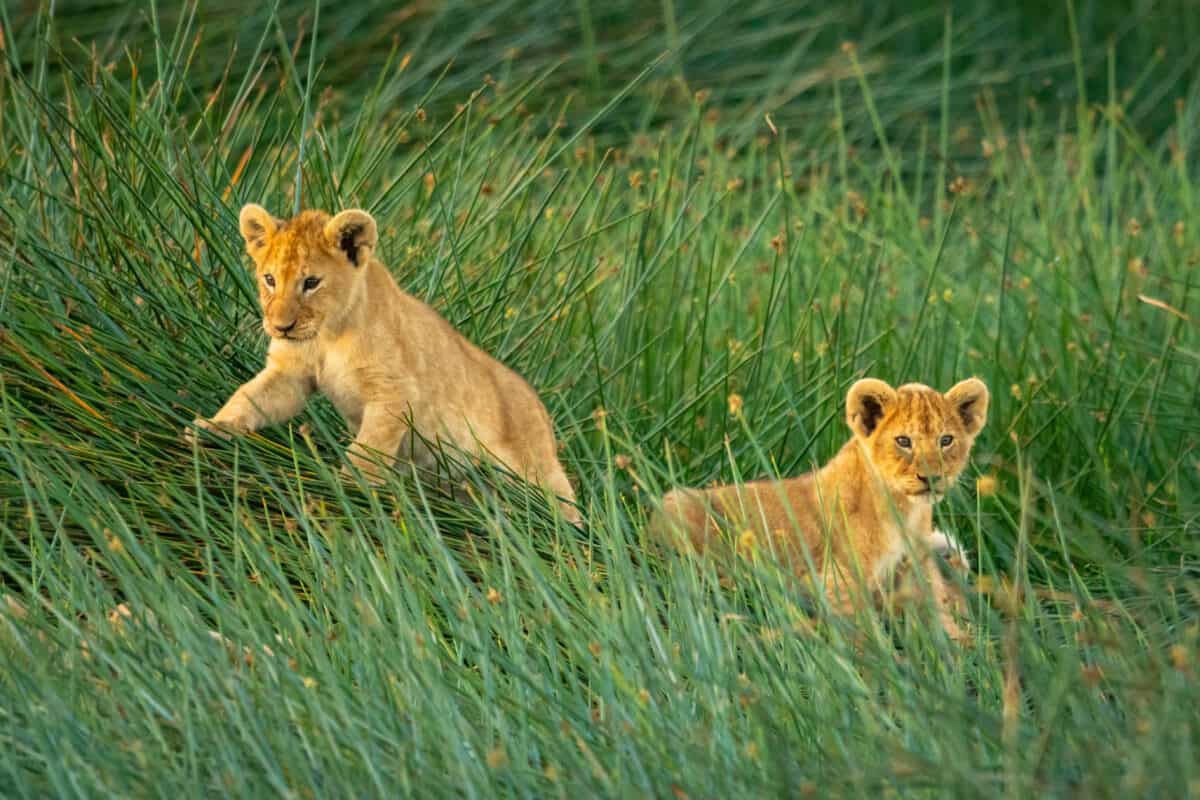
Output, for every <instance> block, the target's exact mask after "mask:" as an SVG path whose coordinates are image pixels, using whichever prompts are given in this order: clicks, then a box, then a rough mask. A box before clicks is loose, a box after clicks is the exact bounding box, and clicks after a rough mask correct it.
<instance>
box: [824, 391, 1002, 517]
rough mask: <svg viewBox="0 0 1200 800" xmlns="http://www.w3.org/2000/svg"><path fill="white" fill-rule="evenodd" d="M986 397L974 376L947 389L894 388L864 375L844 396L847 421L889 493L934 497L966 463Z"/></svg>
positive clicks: (984, 416) (934, 499)
mask: <svg viewBox="0 0 1200 800" xmlns="http://www.w3.org/2000/svg"><path fill="white" fill-rule="evenodd" d="M988 398H989V395H988V389H987V386H985V385H984V383H983V381H981V380H979V379H978V378H969V379H967V380H965V381H962V382H961V383H958V384H955V386H954V387H953V388H952V389H950V391H948V392H946V393H945V394H943V393H941V392H939V391H936V390H934V389H930V388H929V387H928V386H925V385H923V384H920V383H909V384H905V385H904V386H901V387H900V388H899V389H893V388H892V387H891V386H889V385H888V384H886V383H884V382H883V381H880V380H875V379H874V378H865V379H863V380H861V381H858V382H857V383H855V384H854V385H853V386H851V387H850V392H849V393H848V394H847V395H846V421H847V423H848V424H849V425H850V429H851V430H852V431H854V435H855V437H856V438H857V439H858V440H859V443H860V444H861V445H862V448H863V452H865V453H866V454H867V456H868V458H869V459H870V460H871V462H872V463H873V464H874V465H875V469H876V471H877V472H878V473H879V475H880V476H881V477H882V478H883V480H884V481H885V482H886V483H887V485H888V487H889V488H890V489H891V490H892V491H893V492H895V493H897V494H902V495H907V496H909V497H912V498H914V499H915V498H927V499H928V500H929V501H930V502H937V501H938V500H940V499H942V497H943V496H944V495H945V493H946V491H947V490H948V489H950V487H951V486H953V485H954V482H955V481H956V480H957V479H958V476H959V474H960V473H961V472H962V470H963V467H964V466H966V463H967V457H968V456H969V455H970V453H971V445H972V444H974V442H975V437H976V435H978V433H979V431H980V430H981V429H982V428H983V426H984V423H985V422H987V409H988Z"/></svg>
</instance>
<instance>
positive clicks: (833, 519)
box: [650, 378, 989, 639]
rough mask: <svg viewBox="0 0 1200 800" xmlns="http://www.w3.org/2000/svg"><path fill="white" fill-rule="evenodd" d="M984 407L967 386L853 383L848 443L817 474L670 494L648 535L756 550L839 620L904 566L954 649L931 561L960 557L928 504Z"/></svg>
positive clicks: (961, 457)
mask: <svg viewBox="0 0 1200 800" xmlns="http://www.w3.org/2000/svg"><path fill="white" fill-rule="evenodd" d="M988 399H989V395H988V390H987V387H986V386H985V385H984V384H983V382H982V381H979V380H978V379H975V378H971V379H968V380H965V381H962V382H961V383H959V384H957V385H956V386H954V387H953V388H952V389H950V391H948V392H946V393H945V394H943V393H941V392H938V391H935V390H933V389H931V388H929V387H928V386H924V385H921V384H915V383H911V384H907V385H904V386H901V387H900V388H899V389H893V388H892V387H891V386H889V385H888V384H886V383H884V382H883V381H880V380H874V379H870V378H868V379H864V380H861V381H858V382H857V383H855V384H854V385H853V386H852V387H851V388H850V391H849V393H848V394H847V397H846V421H847V423H848V424H849V426H850V429H851V431H852V432H853V436H852V437H851V439H850V441H849V442H847V443H846V445H845V446H844V447H842V449H841V450H840V451H839V452H838V454H837V455H835V456H834V457H833V458H832V459H831V460H830V461H829V462H828V463H826V464H825V466H823V467H821V468H820V469H818V470H816V471H814V472H810V473H808V474H806V475H802V476H800V477H798V478H792V479H788V480H779V481H771V480H767V481H756V482H751V483H746V484H739V485H728V486H717V487H714V488H710V489H703V490H701V489H676V490H674V491H671V492H668V493H667V495H666V496H665V497H663V498H662V507H661V510H660V511H659V512H657V513H656V514H655V515H654V517H653V518H652V519H651V522H650V530H651V534H652V535H654V536H658V537H664V538H666V539H667V540H668V541H670V542H671V543H673V544H675V545H677V546H683V547H690V548H692V549H694V550H696V551H699V552H705V551H710V550H713V549H725V550H728V549H730V548H731V546H733V547H737V548H738V549H743V548H745V547H748V546H752V547H755V548H757V549H758V550H759V551H760V552H764V553H768V554H770V555H771V556H772V557H773V558H775V559H778V560H779V561H781V562H782V563H784V564H785V565H786V566H787V567H788V568H789V569H791V570H792V571H793V572H794V573H795V574H796V575H798V576H805V577H811V576H813V575H816V576H818V577H819V578H820V581H821V585H822V586H823V587H824V591H825V592H826V595H827V597H828V598H829V600H830V603H831V605H832V607H833V608H834V609H835V610H837V611H839V612H843V613H845V612H849V611H852V610H853V609H854V608H855V607H856V606H857V605H858V603H859V599H860V598H866V597H871V596H875V595H877V594H878V593H879V592H881V591H885V590H886V589H887V588H888V581H889V579H890V578H891V576H892V572H893V570H894V569H895V567H896V566H897V565H898V564H899V563H900V561H901V560H902V559H904V558H905V557H906V556H909V557H911V558H912V563H913V564H914V565H915V566H917V567H918V568H919V569H920V571H921V574H922V577H923V579H924V581H925V583H926V585H927V586H928V588H929V590H930V591H931V592H932V599H933V601H934V603H935V604H936V606H937V608H938V609H939V617H940V619H941V623H942V625H943V626H944V628H945V630H946V632H947V633H948V634H949V635H950V636H952V637H954V638H955V639H960V638H962V637H963V633H962V631H961V629H960V628H959V626H958V623H957V622H956V621H955V619H954V611H955V607H956V605H957V593H956V592H954V591H953V589H952V587H950V586H949V585H948V584H947V583H946V581H945V580H944V579H943V577H942V574H941V572H940V571H939V570H938V567H937V563H936V560H935V559H936V553H937V552H938V551H944V550H950V549H960V548H957V547H956V545H957V542H956V541H955V540H954V539H953V538H952V537H948V536H946V535H945V534H941V533H940V532H935V531H934V528H933V504H934V503H935V502H937V501H938V500H940V499H941V498H942V497H943V496H944V494H945V492H946V491H947V490H948V489H949V488H950V487H951V486H952V485H953V484H954V482H955V481H956V480H957V478H958V476H959V474H960V473H961V472H962V469H963V467H964V466H965V465H966V463H967V458H968V456H969V455H970V451H971V446H972V444H973V443H974V441H975V437H976V436H977V435H978V433H979V431H980V430H981V429H982V428H983V426H984V423H985V422H986V421H987V408H988ZM945 437H950V439H949V440H947V439H946V438H945ZM864 590H865V591H864Z"/></svg>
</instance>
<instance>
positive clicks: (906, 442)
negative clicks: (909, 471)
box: [896, 436, 912, 450]
mask: <svg viewBox="0 0 1200 800" xmlns="http://www.w3.org/2000/svg"><path fill="white" fill-rule="evenodd" d="M896 444H897V445H898V446H899V447H901V448H902V449H904V450H907V449H908V448H910V447H912V439H910V438H908V437H907V436H897V437H896Z"/></svg>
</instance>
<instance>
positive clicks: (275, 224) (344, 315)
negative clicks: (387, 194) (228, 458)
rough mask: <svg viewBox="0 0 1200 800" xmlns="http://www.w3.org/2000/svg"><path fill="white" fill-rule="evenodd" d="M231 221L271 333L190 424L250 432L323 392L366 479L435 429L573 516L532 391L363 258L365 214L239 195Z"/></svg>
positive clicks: (371, 225)
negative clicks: (243, 370)
mask: <svg viewBox="0 0 1200 800" xmlns="http://www.w3.org/2000/svg"><path fill="white" fill-rule="evenodd" d="M240 224H241V230H242V237H243V238H244V239H245V240H246V250H247V252H249V254H250V257H251V258H252V259H253V260H254V263H255V265H256V268H257V269H256V272H257V276H258V296H259V300H260V302H261V304H262V310H263V329H264V330H266V332H267V335H269V336H270V337H271V344H270V347H269V349H268V350H267V365H266V367H265V368H264V369H263V371H262V372H260V373H258V375H256V376H255V377H254V378H253V379H251V380H250V381H249V382H247V383H245V384H243V385H242V386H241V387H240V388H239V389H238V390H237V391H236V392H234V393H233V397H231V398H230V399H229V402H227V403H226V404H225V405H224V406H223V407H222V408H221V410H220V411H218V412H217V413H216V415H215V416H214V417H213V418H212V419H211V420H206V419H197V420H196V421H195V425H196V426H197V427H200V428H205V429H207V430H209V431H212V432H214V433H217V434H218V435H223V436H225V435H228V434H230V433H247V432H250V431H254V430H256V429H258V428H261V427H263V426H265V425H271V424H274V423H277V422H283V421H284V420H287V419H290V418H291V417H293V416H295V415H296V414H297V413H299V412H300V410H301V409H302V408H304V404H305V402H306V401H307V400H308V398H309V396H310V395H312V394H313V392H321V393H322V394H324V395H326V396H327V397H328V398H329V399H330V400H331V401H332V402H333V404H334V406H336V407H337V410H338V411H339V412H341V414H342V416H343V417H345V418H346V422H347V423H348V424H349V425H350V428H351V430H353V431H354V433H355V437H354V443H353V444H352V445H351V447H350V449H349V452H348V456H349V460H350V462H351V463H352V464H354V465H355V466H356V467H358V469H360V470H361V471H362V472H363V473H364V474H365V475H366V476H367V477H368V478H370V479H372V480H378V479H379V478H380V473H379V471H378V466H377V461H376V459H375V458H374V457H380V458H382V459H383V461H384V463H390V462H391V460H392V459H393V458H395V457H396V456H402V457H406V458H409V459H412V460H413V461H415V462H417V463H419V464H424V465H429V464H431V463H432V461H433V453H432V452H430V450H429V448H428V447H427V446H426V445H424V444H423V443H422V438H426V439H429V440H432V441H437V440H441V441H443V442H448V443H450V444H452V445H453V446H455V447H458V448H460V449H462V450H463V451H465V452H467V453H470V454H473V455H477V456H483V457H488V458H490V459H492V460H493V461H495V462H497V463H499V464H502V465H504V466H505V467H508V468H509V469H511V470H512V471H513V472H515V473H517V474H518V475H521V476H523V477H524V478H526V479H527V480H530V481H533V482H535V483H539V484H541V485H542V486H544V487H545V488H547V489H549V490H550V491H552V492H554V494H556V495H557V496H558V497H559V498H560V499H561V500H562V510H563V516H564V517H566V518H567V519H569V520H570V521H572V522H574V521H577V520H578V519H579V515H578V512H577V511H576V509H575V506H574V505H573V502H574V497H575V495H574V492H573V491H572V489H571V484H570V482H569V481H568V480H567V476H566V473H565V472H564V471H563V468H562V465H561V464H559V462H558V456H557V448H556V445H555V440H554V429H553V427H552V425H551V423H550V417H549V415H548V414H547V413H546V409H545V407H544V406H543V405H542V402H541V400H539V399H538V396H537V394H536V393H535V392H534V391H533V389H531V388H530V386H529V384H527V383H526V382H525V381H524V380H522V379H521V377H520V376H519V375H517V374H516V373H515V372H513V371H512V370H510V369H508V368H507V367H505V366H504V365H503V364H501V363H500V362H499V361H496V360H495V359H494V358H492V357H491V356H489V355H487V354H486V353H484V352H483V351H482V350H480V349H479V348H478V347H476V346H475V345H473V344H471V343H470V342H468V341H467V340H466V339H465V338H463V336H462V335H461V334H459V333H458V332H457V331H456V330H454V328H452V327H451V326H450V324H449V323H448V322H446V320H444V319H443V318H442V317H440V316H439V315H438V314H437V312H435V311H434V310H433V309H432V308H430V307H429V306H427V305H426V304H425V303H422V302H421V301H420V300H417V299H416V298H415V297H413V296H411V295H409V294H406V293H405V292H403V291H402V290H401V289H400V287H399V286H397V285H396V282H395V281H394V280H393V279H392V276H391V274H389V273H388V271H387V268H386V267H384V265H383V264H382V263H380V262H379V261H378V260H377V259H375V258H374V257H373V255H374V252H375V245H376V243H377V241H378V236H377V233H376V226H375V220H374V219H373V218H372V217H371V215H370V214H368V213H367V212H365V211H359V210H357V209H351V210H348V211H342V212H341V213H340V214H337V215H336V216H334V217H330V216H329V215H328V214H326V213H325V212H323V211H305V212H303V213H301V214H299V215H298V216H296V217H294V218H293V219H290V220H279V219H276V218H275V217H273V216H271V215H270V214H268V213H267V211H266V210H265V209H263V208H262V207H261V206H258V205H254V204H250V205H247V206H245V207H244V208H243V209H242V212H241V217H240ZM410 424H411V427H412V428H415V430H416V432H417V433H418V434H420V435H419V436H411V435H410ZM189 434H190V431H189Z"/></svg>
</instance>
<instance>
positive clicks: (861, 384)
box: [846, 378, 896, 438]
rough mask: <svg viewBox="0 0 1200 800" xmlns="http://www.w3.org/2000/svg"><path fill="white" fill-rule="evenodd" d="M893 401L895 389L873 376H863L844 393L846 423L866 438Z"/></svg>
mask: <svg viewBox="0 0 1200 800" xmlns="http://www.w3.org/2000/svg"><path fill="white" fill-rule="evenodd" d="M895 402H896V390H895V389H893V388H892V387H891V386H889V385H887V384H886V383H884V382H883V381H880V380H876V379H875V378H863V379H862V380H861V381H858V382H857V383H855V384H854V385H853V386H851V387H850V391H849V392H847V394H846V424H848V425H849V426H850V430H852V431H854V433H855V434H857V435H858V436H862V437H863V438H866V437H868V436H870V435H871V434H872V433H874V432H875V429H876V428H877V427H879V421H880V420H882V419H883V417H884V415H885V414H887V412H888V409H889V408H891V406H892V404H893V403H895Z"/></svg>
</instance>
